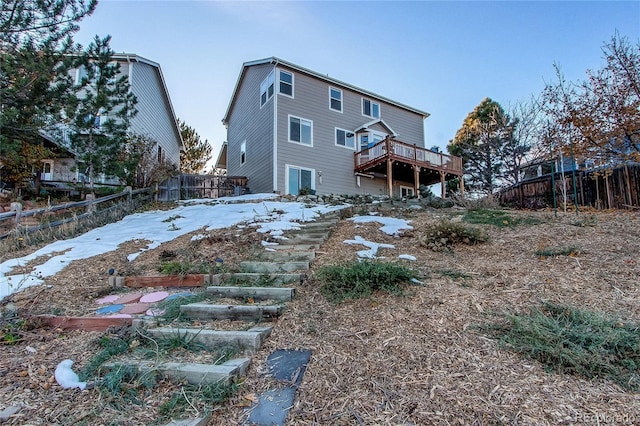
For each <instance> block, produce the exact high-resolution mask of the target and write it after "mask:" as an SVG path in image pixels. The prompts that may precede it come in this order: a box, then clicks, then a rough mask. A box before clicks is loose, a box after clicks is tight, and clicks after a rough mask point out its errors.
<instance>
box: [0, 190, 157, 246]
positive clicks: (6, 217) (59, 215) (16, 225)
mask: <svg viewBox="0 0 640 426" xmlns="http://www.w3.org/2000/svg"><path fill="white" fill-rule="evenodd" d="M90 195H91V194H88V195H87V199H86V200H84V201H78V202H72V203H64V204H57V205H50V206H47V207H42V208H38V209H29V210H24V209H23V206H22V204H21V203H18V202H14V203H11V211H9V212H4V213H0V239H4V238H6V237H8V236H9V235H11V233H12V232H14V231H15V230H18V231H20V232H26V233H30V232H35V231H39V230H43V229H50V228H56V227H59V226H61V225H64V224H66V223H69V222H78V221H81V220H84V219H87V218H89V217H92V216H94V215H95V214H97V213H109V212H113V211H115V210H122V211H129V210H132V209H134V208H136V207H137V206H139V205H140V204H142V203H144V202H149V201H151V200H152V199H153V195H154V194H153V190H152V189H151V188H143V189H136V190H132V189H130V188H127V189H125V190H124V191H122V192H120V193H117V194H112V195H107V196H105V197H100V198H96V199H94V198H93V197H91V196H90ZM114 200H118V201H117V202H112V203H110V204H109V205H107V204H105V203H107V202H110V201H114ZM101 205H103V206H105V207H104V208H101Z"/></svg>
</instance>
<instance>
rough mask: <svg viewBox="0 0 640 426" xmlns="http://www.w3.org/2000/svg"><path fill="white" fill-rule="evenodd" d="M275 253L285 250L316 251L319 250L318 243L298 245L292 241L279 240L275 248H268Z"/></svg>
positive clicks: (298, 243)
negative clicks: (275, 251)
mask: <svg viewBox="0 0 640 426" xmlns="http://www.w3.org/2000/svg"><path fill="white" fill-rule="evenodd" d="M269 248H272V249H274V250H277V251H281V250H285V251H291V252H296V251H300V252H306V251H310V250H318V249H319V248H320V244H318V243H300V242H298V241H294V240H280V241H279V242H278V245H277V246H269Z"/></svg>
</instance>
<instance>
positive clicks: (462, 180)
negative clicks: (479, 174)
mask: <svg viewBox="0 0 640 426" xmlns="http://www.w3.org/2000/svg"><path fill="white" fill-rule="evenodd" d="M460 194H464V178H463V177H462V175H460Z"/></svg>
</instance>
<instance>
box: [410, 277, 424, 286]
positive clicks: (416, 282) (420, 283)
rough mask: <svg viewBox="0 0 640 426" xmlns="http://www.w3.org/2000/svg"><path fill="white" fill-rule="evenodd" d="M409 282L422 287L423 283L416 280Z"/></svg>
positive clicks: (412, 279)
mask: <svg viewBox="0 0 640 426" xmlns="http://www.w3.org/2000/svg"><path fill="white" fill-rule="evenodd" d="M411 282H412V283H414V284H418V285H424V283H423V282H422V281H420V280H418V279H416V278H411Z"/></svg>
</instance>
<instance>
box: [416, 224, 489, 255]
mask: <svg viewBox="0 0 640 426" xmlns="http://www.w3.org/2000/svg"><path fill="white" fill-rule="evenodd" d="M487 241H489V235H488V234H487V233H486V232H485V231H484V230H482V229H480V228H475V227H471V226H466V225H463V224H461V223H455V222H451V221H448V220H443V221H441V222H438V223H437V224H435V225H431V226H428V227H427V229H426V230H425V231H423V232H422V233H420V234H418V242H419V244H420V245H421V246H423V247H427V248H429V249H431V250H433V251H449V252H450V251H453V248H454V246H455V245H456V244H460V243H462V244H467V245H476V244H480V243H484V242H487Z"/></svg>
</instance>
